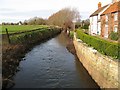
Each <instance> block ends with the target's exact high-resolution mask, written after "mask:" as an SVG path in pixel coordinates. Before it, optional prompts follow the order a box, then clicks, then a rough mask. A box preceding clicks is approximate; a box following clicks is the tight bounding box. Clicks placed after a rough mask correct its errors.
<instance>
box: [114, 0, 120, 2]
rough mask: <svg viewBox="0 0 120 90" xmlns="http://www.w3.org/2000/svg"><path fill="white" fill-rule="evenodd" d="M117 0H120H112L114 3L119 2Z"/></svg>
mask: <svg viewBox="0 0 120 90" xmlns="http://www.w3.org/2000/svg"><path fill="white" fill-rule="evenodd" d="M117 1H120V0H112V3H115V2H117Z"/></svg>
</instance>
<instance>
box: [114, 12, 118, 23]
mask: <svg viewBox="0 0 120 90" xmlns="http://www.w3.org/2000/svg"><path fill="white" fill-rule="evenodd" d="M117 20H118V13H117V12H116V13H114V21H117Z"/></svg>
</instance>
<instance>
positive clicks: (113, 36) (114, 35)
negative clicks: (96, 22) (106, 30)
mask: <svg viewBox="0 0 120 90" xmlns="http://www.w3.org/2000/svg"><path fill="white" fill-rule="evenodd" d="M109 38H110V39H111V40H116V41H117V40H118V38H119V37H118V32H113V31H112V32H111V33H110V35H109Z"/></svg>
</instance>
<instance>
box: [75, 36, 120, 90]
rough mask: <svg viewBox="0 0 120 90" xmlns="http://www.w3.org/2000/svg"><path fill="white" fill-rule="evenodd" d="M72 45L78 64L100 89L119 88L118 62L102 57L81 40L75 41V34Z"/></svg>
mask: <svg viewBox="0 0 120 90" xmlns="http://www.w3.org/2000/svg"><path fill="white" fill-rule="evenodd" d="M73 43H74V46H75V49H76V54H77V56H78V58H79V60H80V62H81V63H82V64H83V66H84V67H85V68H86V70H87V71H88V73H89V74H90V75H91V77H92V78H93V79H94V80H95V81H96V83H98V85H99V86H100V87H101V89H106V88H116V89H117V88H119V86H120V82H119V78H118V75H119V74H118V68H119V61H118V60H116V59H114V60H113V58H110V57H108V56H105V55H102V54H101V53H99V52H98V51H97V50H95V49H93V48H92V47H89V46H88V45H87V44H85V43H84V42H83V41H82V40H80V39H77V38H76V34H74V40H73Z"/></svg>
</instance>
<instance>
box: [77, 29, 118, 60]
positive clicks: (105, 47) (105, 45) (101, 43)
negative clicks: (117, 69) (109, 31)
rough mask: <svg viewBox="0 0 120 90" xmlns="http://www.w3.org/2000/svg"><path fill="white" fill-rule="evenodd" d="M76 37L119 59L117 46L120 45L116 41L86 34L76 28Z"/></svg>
mask: <svg viewBox="0 0 120 90" xmlns="http://www.w3.org/2000/svg"><path fill="white" fill-rule="evenodd" d="M77 38H79V39H81V40H82V41H83V42H85V43H86V44H88V45H89V46H92V47H94V49H96V50H98V51H99V52H100V53H102V54H104V55H108V56H112V57H113V58H117V59H120V57H119V52H118V46H119V47H120V45H118V44H117V43H113V42H109V41H107V40H103V39H100V38H98V37H95V36H90V35H87V34H85V33H83V32H82V31H80V30H77Z"/></svg>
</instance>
